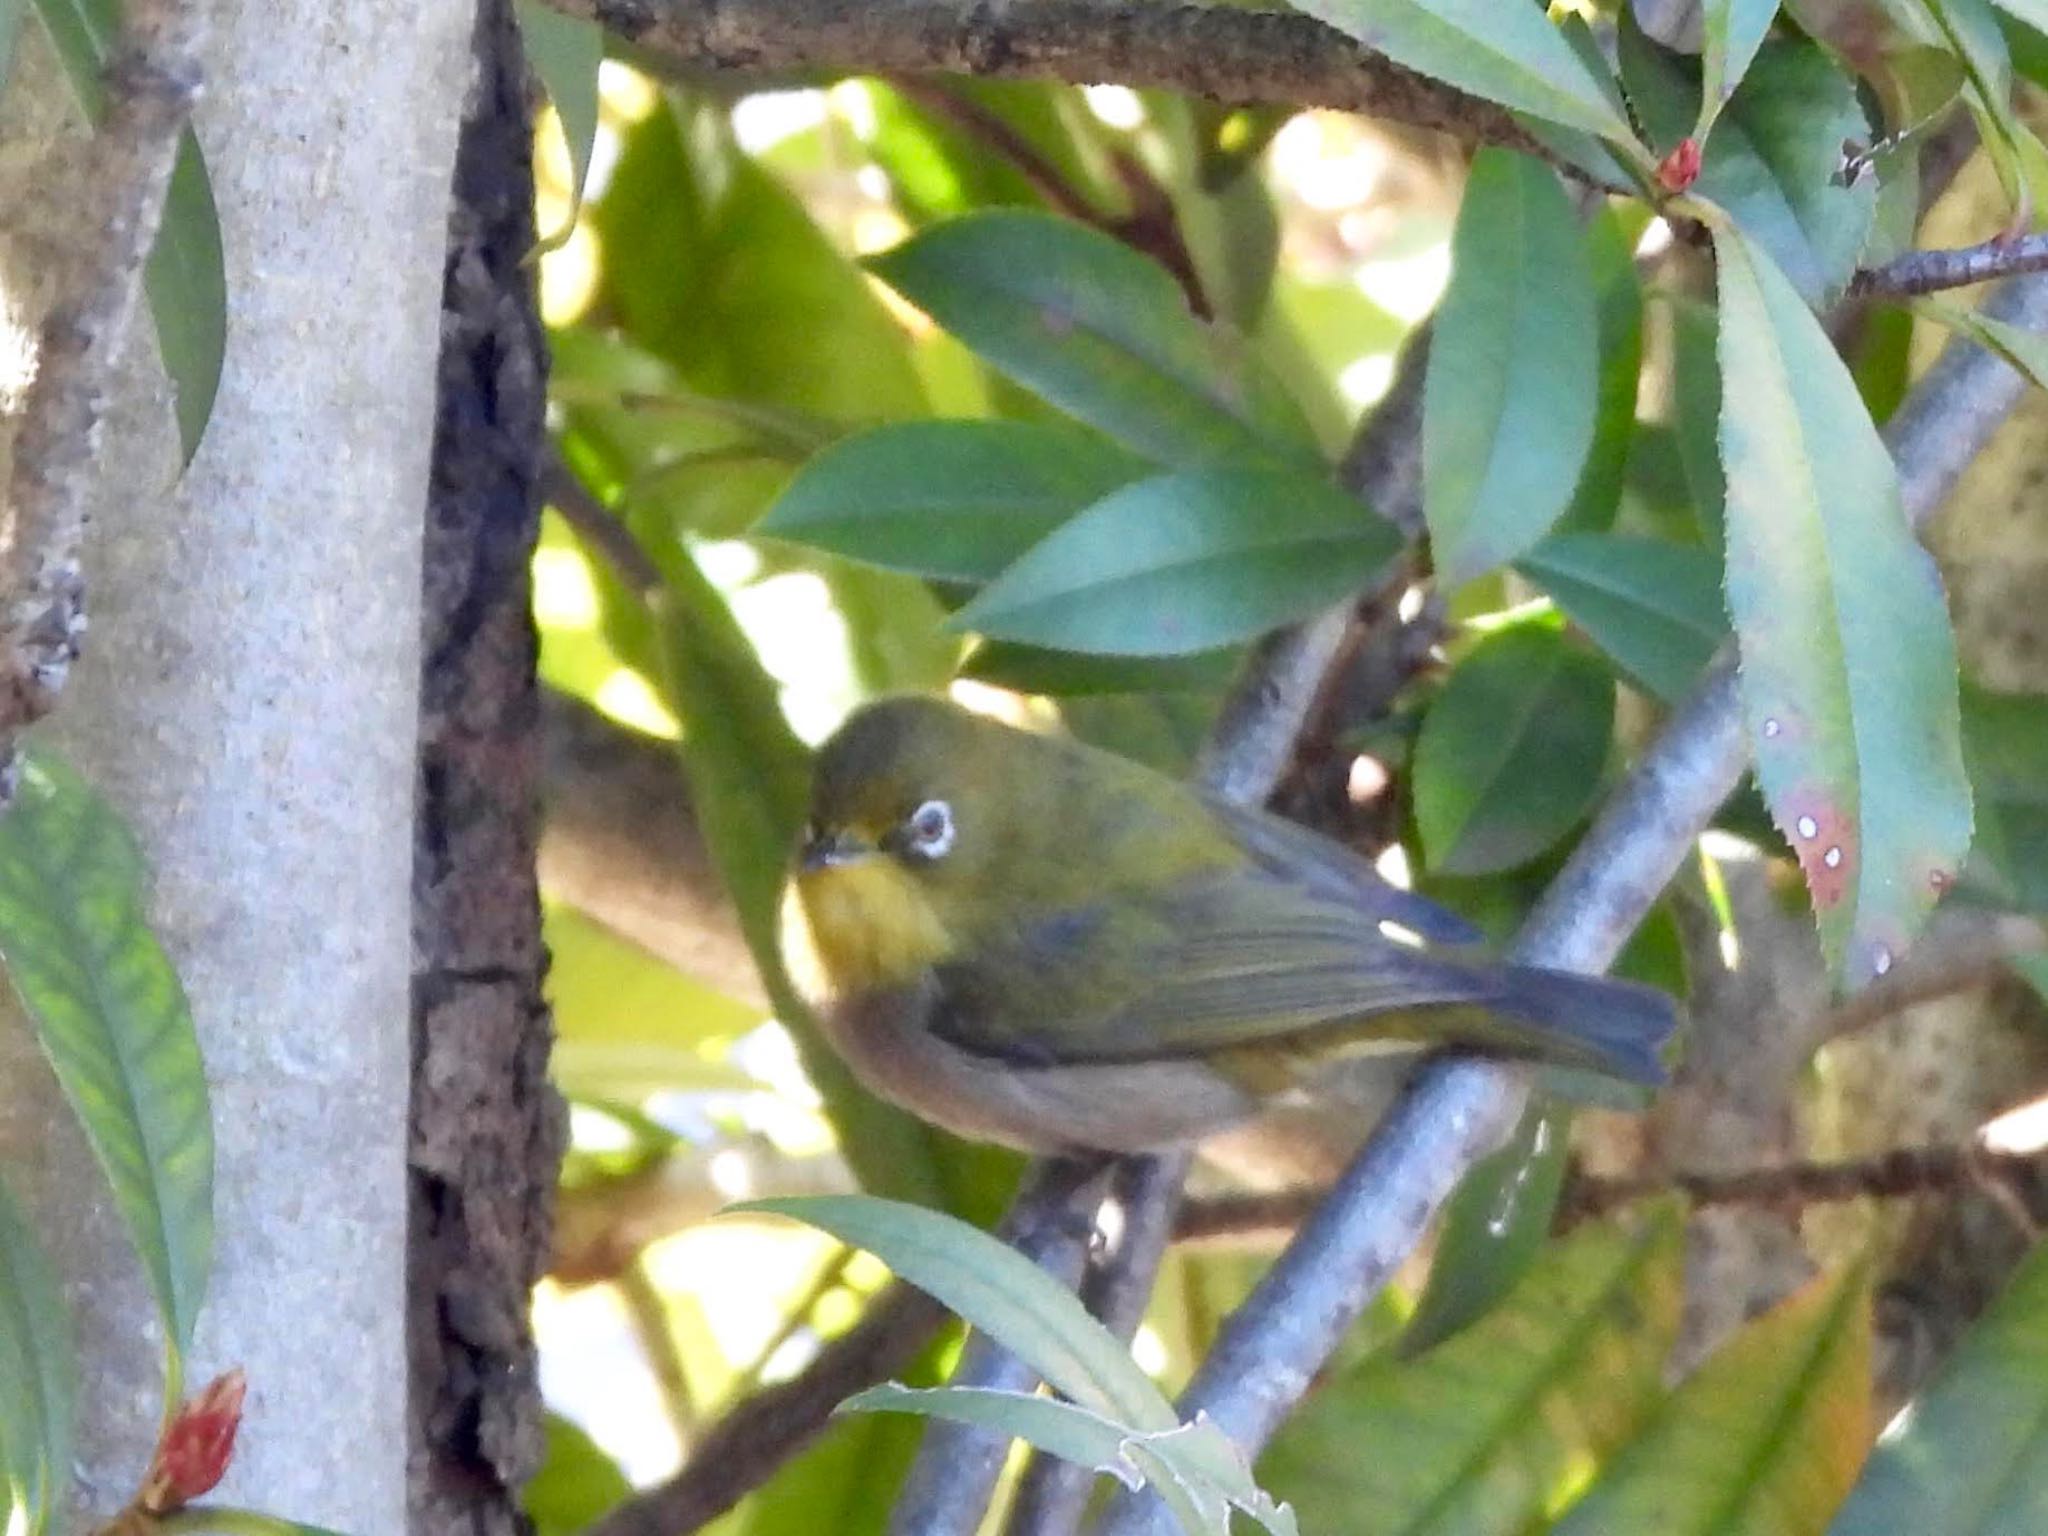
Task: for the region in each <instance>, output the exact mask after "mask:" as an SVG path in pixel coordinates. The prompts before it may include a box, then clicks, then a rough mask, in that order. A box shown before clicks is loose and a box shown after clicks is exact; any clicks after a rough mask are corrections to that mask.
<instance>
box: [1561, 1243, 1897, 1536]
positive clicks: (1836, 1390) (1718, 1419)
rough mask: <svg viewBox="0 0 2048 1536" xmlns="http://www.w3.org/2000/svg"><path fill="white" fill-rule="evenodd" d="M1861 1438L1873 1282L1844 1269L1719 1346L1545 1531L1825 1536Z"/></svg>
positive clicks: (1866, 1424)
mask: <svg viewBox="0 0 2048 1536" xmlns="http://www.w3.org/2000/svg"><path fill="white" fill-rule="evenodd" d="M1869 1443H1870V1297H1869V1286H1868V1284H1867V1282H1866V1280H1865V1278H1864V1276H1863V1275H1862V1274H1861V1272H1860V1271H1857V1270H1853V1269H1852V1270H1849V1271H1847V1272H1845V1273H1843V1274H1841V1275H1837V1276H1835V1277H1833V1278H1825V1277H1824V1278H1822V1279H1820V1280H1816V1281H1815V1282H1814V1283H1813V1284H1811V1285H1809V1286H1807V1287H1806V1288H1805V1289H1804V1290H1802V1291H1800V1292H1799V1293H1798V1294H1796V1295H1795V1296H1793V1297H1792V1298H1791V1299H1790V1300H1788V1301H1785V1302H1783V1303H1781V1304H1780V1305H1779V1306H1777V1307H1775V1308H1773V1309H1772V1310H1771V1311H1770V1312H1768V1313H1766V1314H1765V1315H1764V1316H1763V1317H1760V1318H1758V1319H1757V1320H1756V1321H1755V1322H1753V1323H1751V1324H1749V1325H1748V1326H1747V1327H1746V1328H1744V1329H1743V1330H1742V1331H1741V1332H1740V1333H1738V1334H1737V1335H1736V1336H1735V1338H1734V1339H1733V1340H1732V1341H1731V1342H1730V1343H1728V1344H1727V1345H1725V1346H1723V1348H1722V1349H1721V1350H1720V1351H1719V1352H1718V1353H1716V1354H1715V1355H1714V1356H1713V1357H1712V1358H1711V1359H1710V1360H1708V1361H1707V1363H1706V1364H1705V1365H1703V1366H1702V1367H1700V1369H1699V1371H1698V1372H1697V1373H1696V1374H1695V1375H1694V1376H1693V1377H1692V1378H1691V1379H1690V1380H1688V1381H1687V1382H1686V1383H1685V1385H1684V1386H1682V1387H1680V1388H1679V1389H1678V1391H1677V1393H1675V1394H1674V1395H1673V1396H1672V1398H1671V1399H1670V1401H1669V1402H1668V1403H1667V1404H1666V1405H1665V1407H1664V1410H1663V1411H1662V1412H1661V1413H1660V1414H1659V1415H1658V1416H1657V1419H1656V1422H1655V1423H1653V1424H1652V1425H1651V1426H1650V1427H1649V1429H1648V1430H1647V1431H1645V1433H1644V1434H1643V1435H1642V1436H1641V1438H1639V1439H1637V1440H1636V1441H1635V1442H1634V1443H1633V1444H1631V1445H1629V1446H1628V1447H1627V1448H1626V1449H1625V1450H1623V1451H1622V1453H1621V1454H1620V1455H1619V1456H1618V1457H1616V1458H1615V1460H1614V1461H1613V1463H1612V1464H1611V1465H1610V1466H1609V1467H1608V1468H1607V1469H1606V1471H1605V1472H1604V1473H1603V1474H1602V1476H1601V1477H1600V1479H1599V1480H1598V1481H1597V1482H1595V1483H1594V1484H1593V1487H1592V1488H1591V1490H1590V1491H1589V1492H1588V1493H1587V1494H1586V1496H1585V1498H1583V1499H1582V1500H1580V1501H1579V1502H1578V1503H1577V1504H1575V1505H1573V1506H1572V1508H1571V1510H1570V1511H1569V1512H1568V1513H1567V1514H1566V1515H1565V1517H1564V1519H1563V1520H1561V1521H1559V1522H1558V1524H1557V1526H1556V1528H1555V1529H1554V1530H1553V1531H1552V1533H1551V1536H1732V1533H1741V1536H1820V1532H1821V1531H1822V1530H1823V1529H1824V1528H1825V1526H1826V1524H1827V1520H1828V1516H1829V1515H1831V1514H1832V1513H1833V1512H1834V1510H1835V1507H1836V1505H1837V1504H1839V1503H1840V1502H1841V1499H1842V1495H1843V1494H1844V1493H1846V1492H1847V1491H1848V1488H1849V1484H1850V1482H1851V1481H1852V1480H1854V1478H1855V1476H1856V1468H1857V1465H1858V1464H1859V1463H1860V1462H1861V1461H1862V1460H1863V1453H1864V1450H1865V1448H1866V1447H1867V1446H1868V1445H1869ZM1929 1536H1931V1529H1930V1532H1929Z"/></svg>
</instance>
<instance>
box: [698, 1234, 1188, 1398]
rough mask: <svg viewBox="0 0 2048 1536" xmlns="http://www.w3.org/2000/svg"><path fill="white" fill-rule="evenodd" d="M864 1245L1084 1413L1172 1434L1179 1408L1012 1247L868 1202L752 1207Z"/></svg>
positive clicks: (1122, 1349)
mask: <svg viewBox="0 0 2048 1536" xmlns="http://www.w3.org/2000/svg"><path fill="white" fill-rule="evenodd" d="M733 1209H734V1210H735V1211H764V1212H768V1213H770V1214H773V1215H778V1216H788V1217H790V1218H791V1219H792V1220H795V1221H801V1222H804V1223H806V1224H808V1225H810V1226H813V1227H816V1228H818V1229H819V1230H820V1231H823V1232H829V1233H830V1234H831V1235H832V1236H834V1237H836V1238H838V1239H839V1240H840V1241H841V1242H843V1243H847V1244H850V1245H851V1246H853V1247H855V1248H865V1249H866V1250H867V1251H868V1252H870V1253H872V1254H874V1255H875V1257H876V1258H878V1259H880V1260H881V1261H882V1262H883V1263H884V1264H887V1265H888V1266H889V1268H890V1269H892V1270H894V1271H895V1272H896V1274H897V1276H898V1277H899V1278H901V1279H903V1280H907V1281H908V1282H909V1283H910V1284H912V1285H914V1286H916V1287H917V1288H918V1289H919V1290H922V1291H925V1292H928V1293H929V1294H930V1295H931V1296H932V1297H934V1298H935V1299H936V1300H938V1301H939V1302H940V1303H941V1304H943V1305H944V1306H946V1307H949V1308H951V1309H952V1310H953V1311H954V1312H957V1313H958V1314H959V1315H960V1316H961V1317H962V1318H964V1319H965V1320H966V1321H967V1322H968V1324H969V1325H971V1326H972V1327H975V1328H978V1329H980V1330H981V1331H982V1332H983V1333H985V1334H987V1335H988V1336H989V1337H990V1338H992V1339H994V1340H995V1341H996V1342H997V1343H999V1344H1001V1345H1002V1346H1003V1347H1004V1348H1005V1349H1007V1350H1009V1351H1010V1352H1011V1353H1012V1354H1014V1355H1016V1356H1017V1358H1018V1359H1020V1360H1022V1361H1024V1363H1025V1364H1027V1365H1029V1366H1030V1367H1031V1368H1032V1369H1033V1370H1035V1371H1037V1372H1038V1373H1039V1375H1041V1376H1042V1377H1044V1378H1045V1380H1046V1382H1047V1383H1048V1384H1049V1385H1051V1386H1052V1387H1053V1388H1054V1389H1056V1390H1057V1391H1060V1392H1063V1393H1065V1394H1066V1395H1067V1396H1068V1397H1070V1398H1072V1399H1073V1400H1074V1401H1075V1402H1076V1403H1078V1404H1080V1405H1081V1406H1082V1407H1084V1408H1090V1409H1093V1410H1094V1411H1095V1412H1097V1413H1099V1414H1102V1415H1104V1416H1106V1417H1108V1418H1111V1419H1115V1420H1117V1421H1118V1422H1120V1423H1122V1424H1125V1425H1127V1426H1129V1427H1130V1428H1131V1429H1133V1430H1138V1431H1141V1432H1157V1431H1159V1430H1165V1429H1172V1428H1174V1427H1175V1426H1176V1425H1177V1424H1178V1423H1179V1420H1178V1419H1176V1418H1175V1417H1174V1412H1173V1405H1172V1404H1170V1403H1168V1402H1167V1400H1166V1399H1165V1397H1164V1396H1162V1395H1161V1393H1160V1391H1159V1388H1158V1387H1156V1386H1154V1385H1153V1384H1152V1378H1151V1377H1149V1376H1147V1375H1146V1374H1145V1373H1144V1372H1143V1371H1142V1370H1140V1369H1139V1368H1138V1366H1137V1364H1136V1362H1134V1361H1133V1360H1132V1359H1131V1355H1130V1351H1129V1350H1128V1349H1127V1348H1126V1347H1125V1346H1124V1345H1123V1344H1122V1343H1120V1342H1119V1341H1118V1340H1117V1339H1116V1338H1115V1336H1114V1335H1112V1334H1111V1333H1110V1332H1109V1331H1108V1330H1107V1329H1105V1328H1104V1327H1103V1326H1102V1325H1101V1324H1100V1323H1098V1322H1096V1321H1095V1319H1094V1318H1092V1317H1090V1316H1089V1315H1088V1312H1087V1309H1086V1308H1085V1307H1083V1306H1082V1305H1081V1303H1080V1301H1079V1300H1078V1299H1077V1298H1076V1297H1075V1295H1074V1293H1073V1292H1071V1291H1069V1290H1068V1289H1067V1288H1066V1287H1065V1286H1063V1285H1061V1284H1060V1283H1059V1282H1058V1281H1057V1280H1055V1279H1053V1278H1052V1277H1051V1276H1050V1275H1048V1274H1047V1273H1046V1272H1045V1271H1044V1270H1042V1269H1040V1268H1039V1267H1038V1266H1037V1265H1036V1264H1033V1263H1032V1262H1031V1261H1030V1260H1029V1259H1027V1258H1025V1257H1024V1256H1023V1255H1022V1254H1020V1253H1018V1252H1017V1251H1016V1249H1014V1248H1012V1247H1010V1246H1009V1244H1007V1243H1005V1242H1002V1241H1001V1240H1000V1239H998V1238H994V1237H991V1236H989V1235H988V1234H987V1233H986V1232H983V1231H980V1230H979V1229H977V1228H975V1227H971V1226H968V1225H967V1224H966V1223H965V1222H962V1221H958V1220H955V1219H954V1218H952V1217H950V1216H944V1215H941V1214H940V1213H939V1212H937V1211H928V1210H925V1209H923V1208H922V1207H920V1206H914V1205H905V1204H903V1203H901V1202H900V1201H894V1200H877V1199H875V1198H873V1197H871V1196H866V1195H811V1196H794V1197H789V1198H784V1199H775V1200H750V1201H747V1202H745V1203H744V1204H742V1205H737V1206H734V1207H733Z"/></svg>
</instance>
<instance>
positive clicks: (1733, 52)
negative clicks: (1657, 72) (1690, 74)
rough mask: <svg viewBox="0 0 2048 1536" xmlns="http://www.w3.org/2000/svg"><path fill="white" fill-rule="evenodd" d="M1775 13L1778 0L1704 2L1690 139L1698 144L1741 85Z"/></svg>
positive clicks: (1708, 0) (1704, 139) (1711, 0)
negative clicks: (1696, 107) (1696, 104)
mask: <svg viewBox="0 0 2048 1536" xmlns="http://www.w3.org/2000/svg"><path fill="white" fill-rule="evenodd" d="M1777 14H1778V0H1706V3H1705V4H1704V5H1703V6H1702V7H1701V9H1700V42H1701V48H1700V116H1699V123H1698V125H1697V126H1696V127H1695V128H1694V129H1693V131H1692V136H1693V137H1694V138H1695V139H1698V140H1700V141H1701V142H1702V143H1704V142H1705V141H1706V137H1707V134H1708V133H1709V132H1710V131H1711V130H1712V128H1713V126H1714V119H1715V118H1717V117H1719V116H1720V115H1721V108H1722V107H1724V106H1726V105H1727V102H1728V98H1729V97H1730V96H1732V95H1734V94H1735V88H1736V87H1737V86H1738V85H1740V84H1742V77H1743V75H1744V74H1745V73H1746V72H1747V71H1748V69H1749V65H1750V61H1751V60H1753V59H1754V58H1755V57H1756V51H1757V49H1759V48H1761V47H1762V46H1763V41H1764V34H1765V33H1767V32H1769V31H1770V30H1771V22H1772V20H1773V19H1774V18H1775V17H1776V16H1777Z"/></svg>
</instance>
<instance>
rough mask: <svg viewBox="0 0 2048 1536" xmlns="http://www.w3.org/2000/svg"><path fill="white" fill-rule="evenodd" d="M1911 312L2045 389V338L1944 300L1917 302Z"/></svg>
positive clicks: (2047, 367)
mask: <svg viewBox="0 0 2048 1536" xmlns="http://www.w3.org/2000/svg"><path fill="white" fill-rule="evenodd" d="M1912 309H1913V313H1914V314H1916V315H1921V316H1923V317H1925V318H1926V319H1929V320H1935V321H1939V322H1940V323H1941V324H1943V325H1945V326H1947V327H1948V328H1949V329H1950V330H1952V331H1954V332H1956V333H1957V334H1958V335H1960V336H1967V337H1968V338H1969V339H1970V340H1971V341H1974V342H1976V343H1977V345H1978V346H1980V347H1982V348H1984V350H1985V351H1987V352H1989V353H1991V354H1992V355H1993V356H1994V357H1998V358H2001V359H2003V360H2004V361H2005V362H2007V363H2010V364H2011V365H2012V367H2013V368H2014V369H2015V370H2016V371H2017V372H2019V373H2020V374H2022V375H2023V376H2025V377H2026V378H2027V379H2028V380H2030V381H2031V382H2032V383H2033V384H2035V385H2036V386H2037V387H2040V388H2043V389H2048V336H2043V335H2041V334H2040V333H2039V332H2037V331H2026V330H2022V329H2020V327H2018V326H2016V325H2014V324H2012V323H2011V322H2010V321H2007V320H1998V319H1994V318H1993V317H1992V316H1990V315H1986V314H1982V313H1980V312H1978V311H1977V310H1974V309H1965V308H1963V306H1962V305H1960V304H1952V303H1950V302H1948V301H1947V300H1946V299H1916V300H1914V302H1913V305H1912Z"/></svg>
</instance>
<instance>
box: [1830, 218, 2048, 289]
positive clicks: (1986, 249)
mask: <svg viewBox="0 0 2048 1536" xmlns="http://www.w3.org/2000/svg"><path fill="white" fill-rule="evenodd" d="M2042 271H2048V234H2036V235H2021V236H2019V237H2017V238H2015V239H2010V240H2007V239H1994V240H1986V241H1985V242H1984V243H1983V244H1982V245H1968V246H1964V247H1962V248H1961V249H1960V250H1952V251H1908V252H1907V253H1906V254H1905V255H1903V256H1900V257H1898V258H1896V259H1895V260H1892V261H1888V262H1886V263H1885V264H1884V265H1883V266H1881V267H1872V268H1868V269H1866V270H1864V271H1861V272H1858V273H1857V274H1856V276H1855V277H1854V278H1853V279H1851V281H1850V283H1849V296H1850V297H1851V298H1894V299H1896V298H1910V297H1912V296H1913V295H1915V294H1921V293H1938V292H1940V291H1941V290H1942V289H1944V288H1967V287H1968V286H1969V285H1970V284H1972V283H1987V282H1991V281H1992V280H1994V279H1996V278H2001V277H2017V276H2019V275H2020V274H2022V273H2026V272H2042Z"/></svg>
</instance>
